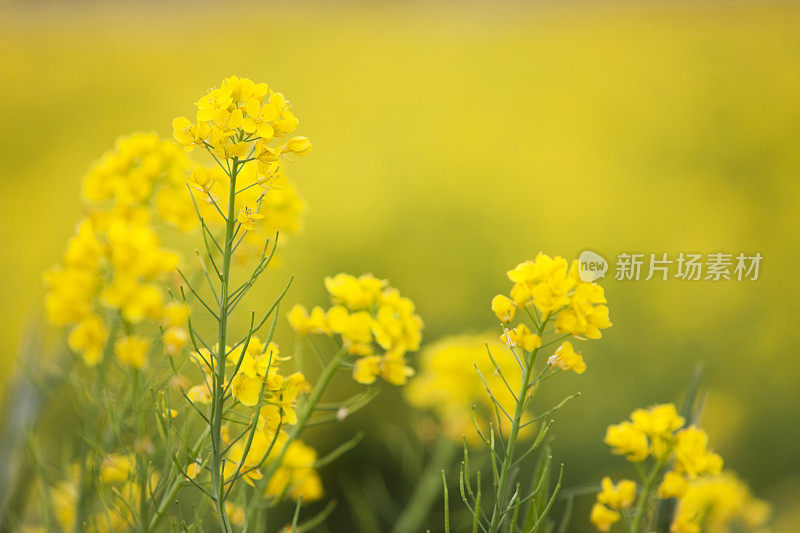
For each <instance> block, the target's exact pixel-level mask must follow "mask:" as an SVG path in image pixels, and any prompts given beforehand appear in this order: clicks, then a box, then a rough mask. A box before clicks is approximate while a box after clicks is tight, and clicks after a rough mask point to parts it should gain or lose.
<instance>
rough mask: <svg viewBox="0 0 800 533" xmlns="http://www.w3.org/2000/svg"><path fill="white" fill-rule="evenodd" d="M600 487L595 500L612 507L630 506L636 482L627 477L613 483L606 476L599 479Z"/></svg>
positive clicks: (623, 507) (634, 495)
mask: <svg viewBox="0 0 800 533" xmlns="http://www.w3.org/2000/svg"><path fill="white" fill-rule="evenodd" d="M600 487H601V489H602V490H601V492H600V494H598V495H597V501H598V502H600V503H602V504H604V505H606V506H608V507H610V508H612V509H617V510H619V509H625V508H627V507H630V505H631V504H632V503H633V500H634V498H635V497H636V482H635V481H631V480H629V479H623V480H622V481H620V482H619V483H617V484H616V485H615V484H614V483H613V482H612V481H611V478H610V477H608V476H606V477H604V478H603V479H602V480H601V481H600Z"/></svg>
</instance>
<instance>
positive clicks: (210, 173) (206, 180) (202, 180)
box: [189, 166, 216, 194]
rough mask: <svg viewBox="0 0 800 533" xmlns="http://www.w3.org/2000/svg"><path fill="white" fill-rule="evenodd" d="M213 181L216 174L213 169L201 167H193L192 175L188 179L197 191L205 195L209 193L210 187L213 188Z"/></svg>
mask: <svg viewBox="0 0 800 533" xmlns="http://www.w3.org/2000/svg"><path fill="white" fill-rule="evenodd" d="M215 179H216V172H215V171H214V170H213V169H208V168H205V167H201V166H197V167H195V168H194V170H192V175H191V176H190V177H189V181H190V182H191V183H192V185H195V186H196V187H197V189H198V190H201V191H203V192H204V193H206V194H209V193H210V192H211V187H213V186H214V181H215Z"/></svg>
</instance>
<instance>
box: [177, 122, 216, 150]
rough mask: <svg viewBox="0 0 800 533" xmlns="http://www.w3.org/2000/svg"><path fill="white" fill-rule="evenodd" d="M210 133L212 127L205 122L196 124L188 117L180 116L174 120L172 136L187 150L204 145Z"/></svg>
mask: <svg viewBox="0 0 800 533" xmlns="http://www.w3.org/2000/svg"><path fill="white" fill-rule="evenodd" d="M210 134H211V128H210V127H209V126H208V124H206V123H204V122H200V123H198V124H197V125H195V124H192V122H191V121H190V120H189V119H188V118H186V117H178V118H176V119H175V120H173V121H172V136H173V137H174V138H175V140H176V141H178V144H180V145H181V146H185V147H186V149H187V150H191V149H192V148H194V147H195V146H202V145H203V142H204V141H205V140H206V139H207V138H208V137H209V135H210Z"/></svg>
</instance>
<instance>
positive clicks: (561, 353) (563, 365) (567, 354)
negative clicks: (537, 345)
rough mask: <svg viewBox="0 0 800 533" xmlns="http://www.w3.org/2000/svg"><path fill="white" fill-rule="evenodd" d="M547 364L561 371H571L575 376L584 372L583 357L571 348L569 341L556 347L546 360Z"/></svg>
mask: <svg viewBox="0 0 800 533" xmlns="http://www.w3.org/2000/svg"><path fill="white" fill-rule="evenodd" d="M540 342H541V341H540ZM547 364H548V365H550V366H551V367H556V368H560V369H562V370H572V371H574V372H575V373H576V374H583V373H584V372H585V371H586V363H585V362H584V361H583V357H581V354H579V353H577V352H576V351H575V350H574V349H573V348H572V343H571V342H569V341H567V342H565V343H564V344H562V345H561V346H559V347H558V349H557V350H556V351H555V353H554V354H553V355H551V356H550V357H549V358H548V359H547Z"/></svg>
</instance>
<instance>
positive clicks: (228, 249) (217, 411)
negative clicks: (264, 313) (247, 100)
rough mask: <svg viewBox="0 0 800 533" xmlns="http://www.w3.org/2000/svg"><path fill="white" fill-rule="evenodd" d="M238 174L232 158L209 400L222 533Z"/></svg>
mask: <svg viewBox="0 0 800 533" xmlns="http://www.w3.org/2000/svg"><path fill="white" fill-rule="evenodd" d="M238 172H239V159H238V158H236V157H234V158H233V165H232V167H231V172H230V175H229V176H230V185H229V187H228V215H227V218H226V221H225V223H226V224H225V249H224V250H223V253H222V279H221V280H220V294H219V313H218V317H219V321H218V329H219V338H218V343H219V344H218V351H217V354H216V359H217V360H216V363H215V364H216V368H215V370H216V374H215V379H214V383H213V385H214V387H213V391H212V398H211V488H212V493H213V494H214V495H215V496H216V497H215V501H214V504H215V505H216V509H217V516H218V517H219V522H220V526H221V527H222V530H223V531H225V532H226V533H229V532H230V531H232V529H231V525H230V521H229V520H228V513H227V511H226V510H225V478H224V472H223V469H224V467H225V465H224V461H225V459H224V457H223V455H224V454H223V448H222V409H223V403H224V401H225V394H224V387H225V359H226V349H225V342H226V340H227V334H228V310H229V306H228V286H229V284H230V271H231V256H232V255H233V253H232V248H233V234H234V228H235V226H236V176H237V174H238Z"/></svg>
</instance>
